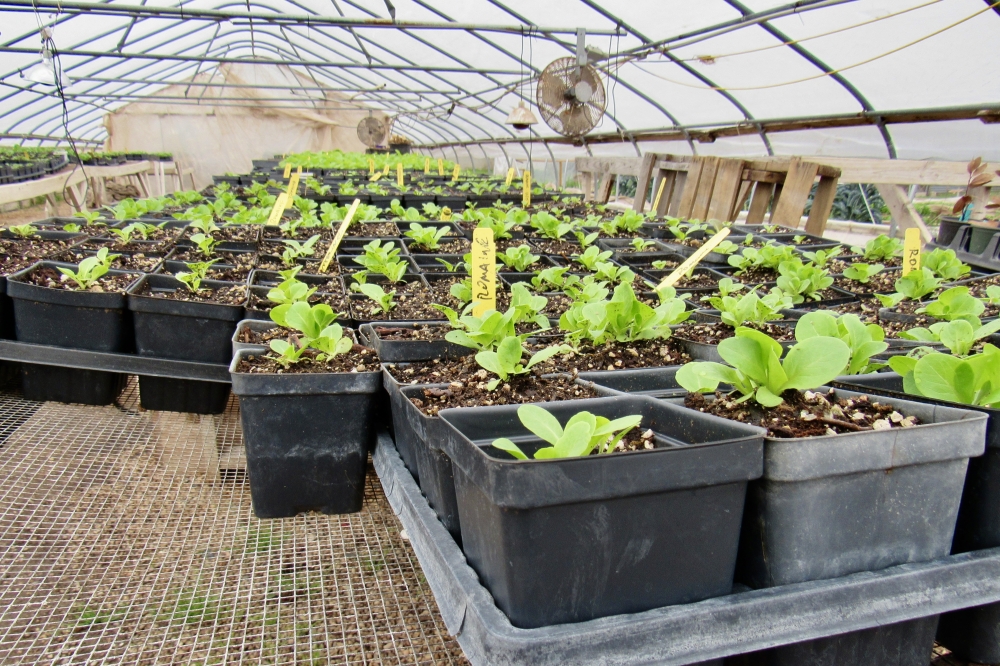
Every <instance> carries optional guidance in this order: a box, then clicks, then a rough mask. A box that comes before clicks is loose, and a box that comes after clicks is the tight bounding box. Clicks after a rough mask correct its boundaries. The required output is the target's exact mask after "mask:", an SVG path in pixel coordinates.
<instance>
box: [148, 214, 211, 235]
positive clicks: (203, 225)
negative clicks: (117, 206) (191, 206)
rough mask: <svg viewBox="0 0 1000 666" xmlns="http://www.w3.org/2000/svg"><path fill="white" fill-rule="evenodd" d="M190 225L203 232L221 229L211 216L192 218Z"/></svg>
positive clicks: (207, 232)
mask: <svg viewBox="0 0 1000 666" xmlns="http://www.w3.org/2000/svg"><path fill="white" fill-rule="evenodd" d="M130 226H131V225H130ZM188 227H190V228H191V229H196V230H198V231H200V232H201V233H203V234H210V233H212V232H213V231H219V229H220V228H221V227H219V225H217V224H216V223H215V222H213V221H212V218H210V217H200V218H198V219H195V220H191V222H190V223H188Z"/></svg>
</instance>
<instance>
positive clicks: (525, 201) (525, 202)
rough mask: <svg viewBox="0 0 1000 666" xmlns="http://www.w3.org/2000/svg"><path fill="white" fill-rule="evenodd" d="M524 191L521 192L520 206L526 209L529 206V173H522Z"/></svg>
mask: <svg viewBox="0 0 1000 666" xmlns="http://www.w3.org/2000/svg"><path fill="white" fill-rule="evenodd" d="M523 185H524V189H523V191H522V192H521V205H522V206H524V207H525V208H527V207H528V206H530V205H531V172H530V171H525V172H524V182H523Z"/></svg>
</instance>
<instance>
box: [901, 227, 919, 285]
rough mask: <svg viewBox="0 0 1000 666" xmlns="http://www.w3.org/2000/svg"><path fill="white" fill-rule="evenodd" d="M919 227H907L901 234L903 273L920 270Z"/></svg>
mask: <svg viewBox="0 0 1000 666" xmlns="http://www.w3.org/2000/svg"><path fill="white" fill-rule="evenodd" d="M920 250H921V239H920V229H917V228H916V227H913V228H912V229H907V230H906V233H905V235H904V236H903V275H906V274H907V273H909V272H910V271H919V270H920Z"/></svg>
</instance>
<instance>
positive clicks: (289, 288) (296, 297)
mask: <svg viewBox="0 0 1000 666" xmlns="http://www.w3.org/2000/svg"><path fill="white" fill-rule="evenodd" d="M316 289H317V287H310V286H309V285H307V284H306V283H305V282H302V281H301V280H298V279H297V278H295V277H294V276H292V277H289V278H286V279H285V280H283V281H282V282H280V283H279V284H278V286H276V287H274V288H273V289H271V290H270V291H268V292H267V300H269V301H271V302H272V303H277V304H278V305H284V304H286V303H298V302H299V301H305V302H308V301H309V299H310V298H311V297H312V295H313V294H315V293H316Z"/></svg>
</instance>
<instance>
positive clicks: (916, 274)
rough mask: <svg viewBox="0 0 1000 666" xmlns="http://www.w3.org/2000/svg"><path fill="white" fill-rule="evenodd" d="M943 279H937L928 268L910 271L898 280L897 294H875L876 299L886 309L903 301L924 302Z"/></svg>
mask: <svg viewBox="0 0 1000 666" xmlns="http://www.w3.org/2000/svg"><path fill="white" fill-rule="evenodd" d="M941 282H942V280H941V278H939V277H937V276H935V275H934V273H932V272H931V271H930V269H929V268H927V267H926V266H924V267H921V269H920V270H918V271H910V272H909V274H907V275H904V276H903V277H901V278H899V279H898V280H896V283H895V287H896V292H895V293H893V294H875V297H876V298H878V300H879V301H880V302H881V303H882V305H883V306H884V307H887V308H891V307H894V306H896V305H899V303H901V302H902V301H905V300H906V299H910V300H912V301H920V300H923V298H924V297H925V296H928V295H930V294H933V293H934V292H935V291H936V290H937V288H938V287H939V286H940V285H941Z"/></svg>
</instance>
